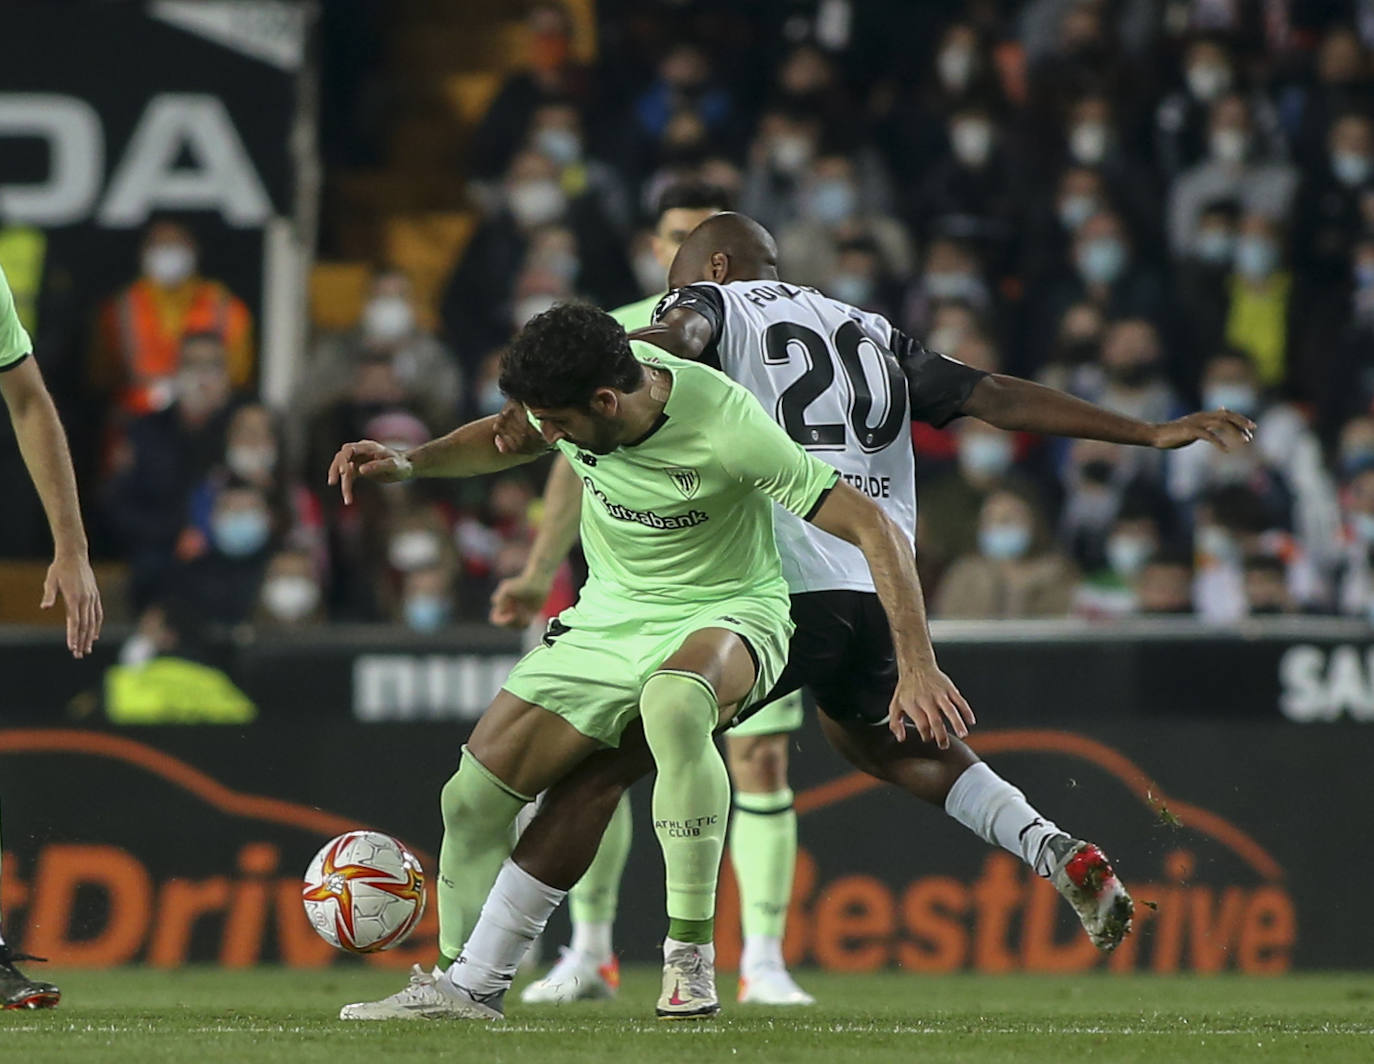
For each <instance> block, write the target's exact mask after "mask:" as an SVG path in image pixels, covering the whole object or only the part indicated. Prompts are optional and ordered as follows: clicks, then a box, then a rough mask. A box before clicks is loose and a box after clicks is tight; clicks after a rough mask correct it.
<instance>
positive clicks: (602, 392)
mask: <svg viewBox="0 0 1374 1064" xmlns="http://www.w3.org/2000/svg"><path fill="white" fill-rule="evenodd" d="M587 406H588V408H589V409H590V410H591V412H592V413H593V414H595V415H597V416H598V417H614V416H615V415H616V412H617V411H618V410H619V409H620V396H618V395H617V394H616V392H615V389H614V388H598V389H597V390H596V391H594V392H592V398H591V401H590V402H589V403H588V404H587Z"/></svg>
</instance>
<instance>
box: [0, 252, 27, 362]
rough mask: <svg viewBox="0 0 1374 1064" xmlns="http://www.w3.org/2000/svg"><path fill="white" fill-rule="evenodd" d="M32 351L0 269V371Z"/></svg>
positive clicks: (12, 296)
mask: <svg viewBox="0 0 1374 1064" xmlns="http://www.w3.org/2000/svg"><path fill="white" fill-rule="evenodd" d="M32 351H33V343H32V342H31V341H30V340H29V334H28V333H27V332H25V331H24V326H23V324H22V323H21V322H20V320H19V314H18V312H17V311H16V310H15V309H14V293H12V292H11V291H10V283H9V281H8V280H7V279H6V277H5V271H4V270H3V269H0V369H4V368H5V367H6V366H12V365H14V364H15V363H16V362H18V361H19V360H20V359H21V358H23V357H24V356H25V355H27V354H30V353H32Z"/></svg>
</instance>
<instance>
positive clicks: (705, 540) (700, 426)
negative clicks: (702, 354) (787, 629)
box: [557, 343, 839, 617]
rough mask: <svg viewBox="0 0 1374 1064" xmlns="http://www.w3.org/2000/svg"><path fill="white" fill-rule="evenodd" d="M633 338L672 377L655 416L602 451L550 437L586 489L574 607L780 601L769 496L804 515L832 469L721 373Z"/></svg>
mask: <svg viewBox="0 0 1374 1064" xmlns="http://www.w3.org/2000/svg"><path fill="white" fill-rule="evenodd" d="M633 347H634V349H635V357H636V358H638V359H639V361H640V362H642V363H644V364H645V365H649V366H654V367H656V368H659V369H664V370H666V371H668V373H670V374H671V375H672V378H673V387H672V391H671V393H670V394H669V397H668V402H667V405H666V406H665V407H664V409H663V416H662V417H661V418H660V419H659V422H658V424H657V425H656V426H655V427H654V428H653V430H651V431H650V432H649V434H648V435H646V436H644V437H643V438H641V439H640V440H638V441H636V442H635V443H633V444H626V445H622V446H621V447H618V448H616V450H615V451H613V452H611V453H610V454H606V455H601V454H591V453H589V452H587V451H584V450H582V449H581V448H579V447H577V446H576V445H575V444H573V443H571V442H569V441H568V440H560V441H559V442H558V444H557V446H558V449H559V450H560V451H562V452H563V454H564V456H565V457H566V458H567V459H568V461H569V462H570V463H571V464H572V467H573V469H574V470H575V471H576V473H577V475H578V477H579V479H581V481H582V487H583V489H584V491H585V493H586V494H585V497H584V499H583V502H582V524H581V529H582V550H583V553H584V554H585V555H586V557H587V570H588V577H587V583H586V586H585V587H583V589H582V595H581V598H580V599H579V601H578V604H577V607H576V609H577V611H578V612H579V613H584V614H589V615H593V616H606V615H616V616H622V617H623V616H624V615H625V614H626V611H627V610H639V611H642V612H644V613H646V614H654V615H659V614H663V613H665V612H672V611H677V610H680V609H681V608H682V607H684V606H686V607H700V606H703V605H708V604H709V603H711V602H712V601H716V600H722V599H727V598H734V597H738V596H740V595H743V594H757V595H759V596H761V597H766V598H772V599H776V600H777V601H778V602H779V603H780V604H781V605H782V607H783V609H784V610H785V609H786V603H787V584H786V582H785V581H784V580H783V578H782V568H781V565H780V563H779V561H778V548H777V544H776V543H775V542H774V539H773V503H774V502H777V503H778V504H779V505H781V506H783V507H785V508H787V509H788V510H790V511H791V512H792V513H794V514H797V515H799V516H801V517H809V516H811V514H812V513H813V512H814V511H815V510H816V509H817V508H818V507H819V506H820V503H821V502H822V500H823V499H824V497H825V495H826V493H827V492H828V491H829V490H830V489H831V488H832V487H833V486H834V484H835V481H836V479H837V477H838V475H839V474H838V473H837V472H836V471H835V468H834V467H833V466H830V465H827V464H826V463H824V462H822V461H820V459H818V458H813V457H812V456H811V455H809V454H807V453H806V451H804V450H802V448H801V447H800V446H798V445H797V444H796V443H795V442H793V441H792V440H791V439H790V438H789V437H788V435H787V434H786V433H785V432H784V431H783V430H782V428H781V427H780V426H779V425H778V423H777V422H775V421H774V420H773V419H772V418H770V417H769V416H768V414H767V413H766V412H765V411H764V409H763V407H761V406H759V403H758V400H757V399H755V398H754V396H753V395H751V394H750V393H749V392H748V391H747V390H746V389H745V388H743V387H741V386H740V385H738V384H736V383H735V382H734V381H732V380H730V379H729V378H728V377H726V376H725V375H724V374H721V373H719V372H717V371H716V370H714V369H711V368H710V367H709V366H703V365H700V364H699V363H696V362H689V361H686V360H685V359H680V358H675V357H673V356H672V355H669V354H666V353H665V352H662V351H660V350H659V349H658V348H656V347H652V346H650V345H648V344H640V343H635V344H634V345H633Z"/></svg>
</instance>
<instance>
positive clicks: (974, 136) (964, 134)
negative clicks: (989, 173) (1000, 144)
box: [949, 119, 992, 170]
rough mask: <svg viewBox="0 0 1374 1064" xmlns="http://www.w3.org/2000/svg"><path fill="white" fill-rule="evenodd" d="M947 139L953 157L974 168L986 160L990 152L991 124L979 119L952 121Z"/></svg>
mask: <svg viewBox="0 0 1374 1064" xmlns="http://www.w3.org/2000/svg"><path fill="white" fill-rule="evenodd" d="M949 139H950V146H951V147H952V148H953V149H954V157H955V158H956V159H958V160H959V161H960V162H961V163H963V164H964V165H965V166H970V167H973V168H974V169H975V170H976V169H978V167H980V166H982V165H983V164H984V163H985V162H987V161H988V156H989V155H990V154H991V153H992V125H991V124H990V123H988V122H984V121H982V120H981V119H979V120H978V121H970V120H967V119H966V120H964V121H963V122H956V123H954V125H953V127H952V128H951V129H950V134H949Z"/></svg>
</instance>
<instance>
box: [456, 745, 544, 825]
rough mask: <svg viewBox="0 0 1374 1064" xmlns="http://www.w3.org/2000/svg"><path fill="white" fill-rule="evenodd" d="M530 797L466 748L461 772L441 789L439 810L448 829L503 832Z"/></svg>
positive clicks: (460, 765) (459, 766)
mask: <svg viewBox="0 0 1374 1064" xmlns="http://www.w3.org/2000/svg"><path fill="white" fill-rule="evenodd" d="M529 800H530V799H529V798H528V797H526V796H524V795H518V794H516V793H515V792H514V791H512V790H511V789H510V788H509V787H507V786H505V784H503V783H502V782H501V781H500V780H499V779H497V778H496V777H495V776H494V775H492V774H491V772H490V771H488V770H487V768H486V766H484V765H483V764H482V763H481V762H480V761H479V760H478V759H477V758H476V757H474V756H473V754H472V753H471V752H470V751H469V750H468V749H467V748H466V747H464V749H463V757H462V760H461V761H459V763H458V771H457V772H455V773H454V774H453V775H452V776H450V777H449V778H448V782H447V783H445V784H444V786H443V789H442V790H441V791H440V792H439V809H440V812H441V813H442V814H443V818H444V830H445V831H446V832H448V831H455V830H463V831H474V830H483V829H489V830H490V831H492V832H495V833H501V832H504V831H505V830H506V829H507V828H508V827H509V826H510V822H511V820H512V819H513V818H514V816H515V813H516V812H518V810H519V808H520V804H521V803H523V802H528V801H529Z"/></svg>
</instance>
